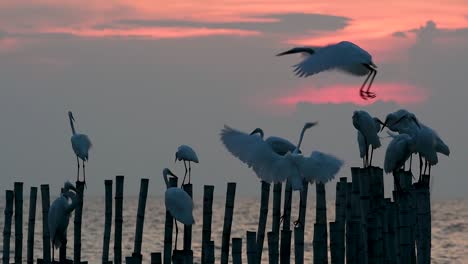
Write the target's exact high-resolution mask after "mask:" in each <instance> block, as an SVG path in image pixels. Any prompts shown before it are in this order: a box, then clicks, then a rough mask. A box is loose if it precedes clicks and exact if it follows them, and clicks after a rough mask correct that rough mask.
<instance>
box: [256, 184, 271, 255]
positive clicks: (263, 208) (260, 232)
mask: <svg viewBox="0 0 468 264" xmlns="http://www.w3.org/2000/svg"><path fill="white" fill-rule="evenodd" d="M261 183H262V193H261V199H260V214H259V217H258V218H259V219H258V229H257V258H258V260H257V263H258V264H260V263H261V262H262V253H263V242H264V240H265V228H266V222H267V218H268V204H269V199H270V184H269V183H267V182H265V181H261Z"/></svg>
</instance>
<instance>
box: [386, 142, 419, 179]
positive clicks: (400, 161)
mask: <svg viewBox="0 0 468 264" xmlns="http://www.w3.org/2000/svg"><path fill="white" fill-rule="evenodd" d="M392 137H393V139H392V141H390V144H388V147H387V151H386V152H385V160H384V171H385V172H386V173H389V172H394V171H396V170H398V169H400V168H401V167H403V166H404V165H405V162H406V160H408V159H409V157H410V156H411V154H412V153H413V152H414V151H415V144H414V140H413V139H412V138H411V136H410V135H408V134H400V135H394V136H392Z"/></svg>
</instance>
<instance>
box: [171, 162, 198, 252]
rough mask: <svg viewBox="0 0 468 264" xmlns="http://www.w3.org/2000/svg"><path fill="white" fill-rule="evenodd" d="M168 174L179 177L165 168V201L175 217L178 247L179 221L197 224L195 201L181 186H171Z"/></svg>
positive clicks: (185, 223)
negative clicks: (194, 210)
mask: <svg viewBox="0 0 468 264" xmlns="http://www.w3.org/2000/svg"><path fill="white" fill-rule="evenodd" d="M167 175H171V176H173V177H177V176H176V175H174V174H173V173H172V172H171V171H170V170H169V169H168V168H165V169H164V170H163V178H164V182H165V183H166V187H167V189H166V192H165V194H164V202H165V205H166V210H167V211H169V213H170V214H171V215H172V217H173V218H174V223H175V226H176V239H175V248H177V236H178V233H179V229H178V227H177V221H179V222H181V223H182V224H184V225H192V224H195V219H194V218H193V201H192V198H190V196H189V195H188V194H187V193H186V192H185V191H184V190H182V189H181V188H178V187H169V180H168V179H167Z"/></svg>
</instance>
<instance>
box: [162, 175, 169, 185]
mask: <svg viewBox="0 0 468 264" xmlns="http://www.w3.org/2000/svg"><path fill="white" fill-rule="evenodd" d="M163 178H164V182H165V183H166V188H167V189H169V180H168V179H167V174H166V173H164V174H163Z"/></svg>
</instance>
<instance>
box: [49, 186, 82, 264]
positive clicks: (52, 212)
mask: <svg viewBox="0 0 468 264" xmlns="http://www.w3.org/2000/svg"><path fill="white" fill-rule="evenodd" d="M73 191H75V192H76V189H75V187H74V186H73V184H71V183H70V182H68V181H67V182H65V185H64V191H63V193H62V194H61V195H60V196H59V197H58V198H57V199H55V200H54V201H53V202H52V204H51V205H50V208H49V214H48V226H49V232H50V240H51V242H52V260H53V259H54V249H55V248H59V247H60V246H61V245H62V243H63V242H64V241H65V240H66V238H67V228H68V222H69V220H70V215H71V213H72V212H73V210H75V208H76V206H77V205H78V201H77V199H76V194H75V193H74V192H73Z"/></svg>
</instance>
